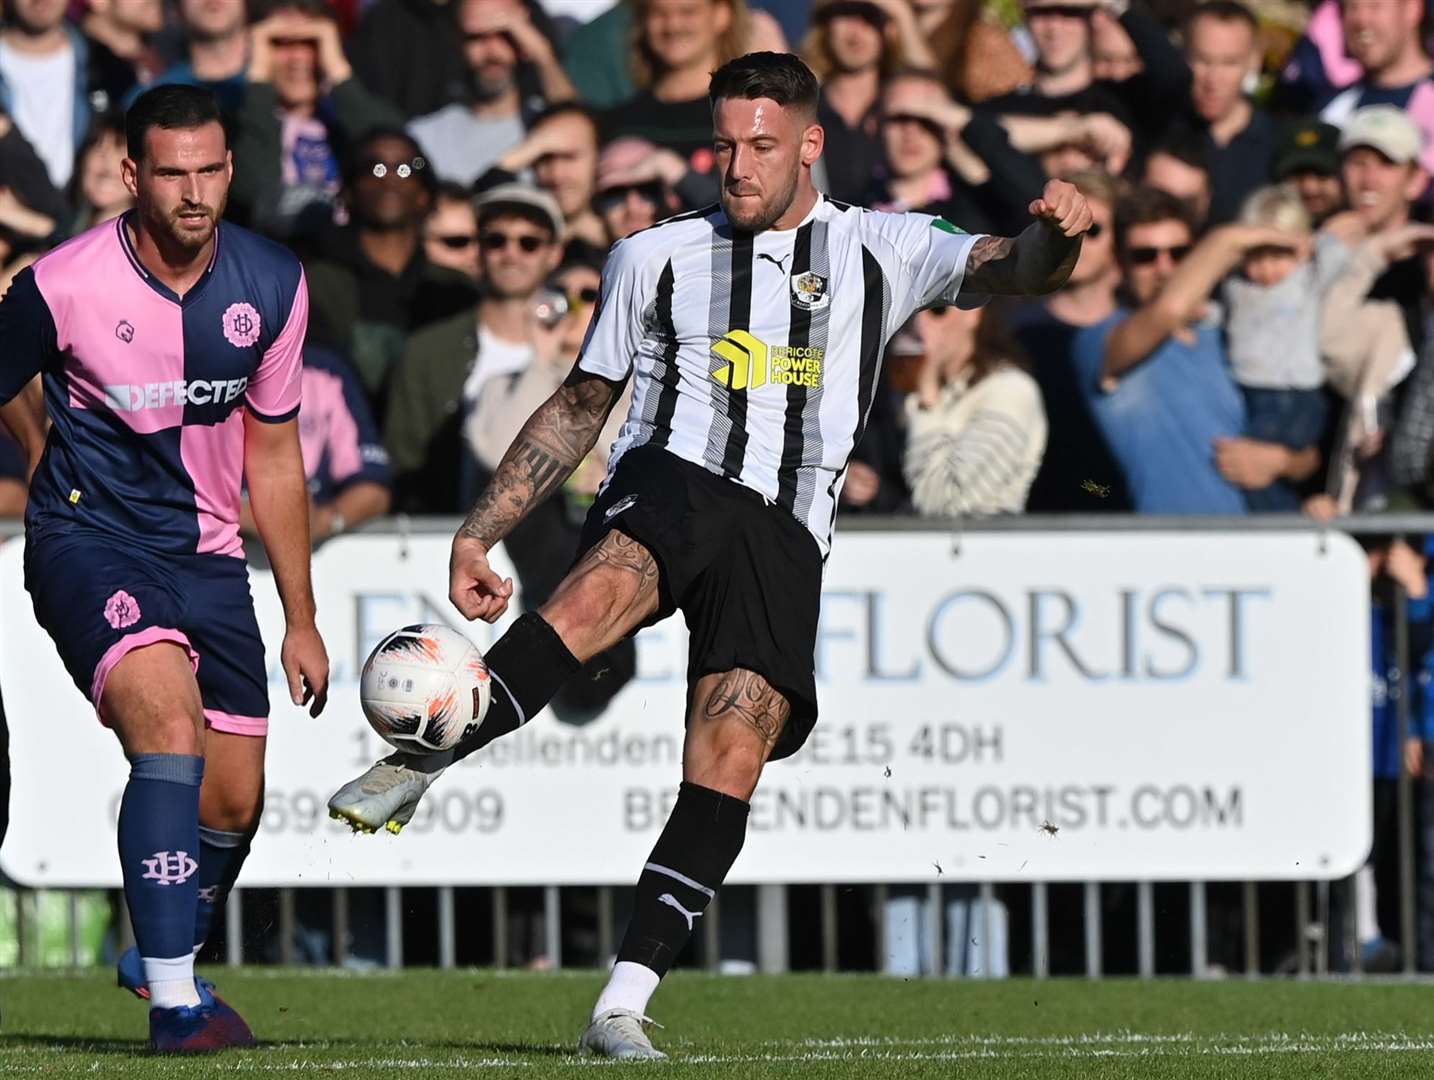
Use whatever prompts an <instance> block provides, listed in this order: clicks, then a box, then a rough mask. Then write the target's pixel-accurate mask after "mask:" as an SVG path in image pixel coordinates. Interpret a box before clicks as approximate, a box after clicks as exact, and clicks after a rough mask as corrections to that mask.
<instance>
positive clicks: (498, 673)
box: [453, 611, 582, 761]
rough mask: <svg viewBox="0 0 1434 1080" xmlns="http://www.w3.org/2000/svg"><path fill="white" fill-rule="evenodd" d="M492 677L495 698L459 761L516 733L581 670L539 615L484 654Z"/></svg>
mask: <svg viewBox="0 0 1434 1080" xmlns="http://www.w3.org/2000/svg"><path fill="white" fill-rule="evenodd" d="M483 659H484V662H485V663H487V665H488V671H489V672H490V673H491V674H492V676H493V698H492V702H491V703H490V704H489V706H488V713H487V715H486V716H484V718H483V723H482V725H480V727H479V729H478V731H477V732H475V733H474V734H473V735H472V736H471V737H470V738H468V739H465V740H464V741H463V742H461V743H459V744H458V746H457V747H455V748H454V751H453V760H454V761H461V760H462V759H463V758H466V757H467V756H468V755H469V754H471V753H473V752H474V751H476V750H481V749H483V747H485V746H487V745H488V744H489V743H490V742H492V741H493V740H494V739H496V738H498V737H499V736H500V735H506V734H508V733H509V732H510V731H517V730H518V728H520V727H522V726H523V725H524V724H526V723H527V722H528V721H529V720H531V719H532V718H533V717H534V716H535V715H536V714H538V713H539V712H542V710H543V707H544V706H545V705H547V703H548V702H549V701H551V700H552V699H553V695H554V694H556V693H557V692H558V691H559V690H560V689H562V686H563V683H565V682H567V681H568V679H570V678H571V677H572V676H573V674H574V673H575V672H576V671H577V670H578V669H579V668H580V667H582V664H580V663H579V662H578V659H577V657H575V656H574V655H573V654H572V653H571V652H569V651H568V647H567V646H566V645H564V644H563V639H562V638H560V637H558V632H557V631H556V630H554V629H553V628H552V626H551V625H549V623H548V621H547V620H546V619H544V618H543V617H542V616H541V615H539V614H538V613H537V612H535V611H530V612H528V613H527V614H526V615H524V616H522V617H521V618H519V619H518V620H517V621H516V622H515V623H513V625H512V626H510V627H508V632H507V633H506V634H504V635H503V636H502V637H500V638H499V639H498V640H497V641H495V642H493V645H492V647H491V648H490V649H489V650H488V651H487V652H486V653H485V654H484V656H483Z"/></svg>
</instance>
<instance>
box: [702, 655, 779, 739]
mask: <svg viewBox="0 0 1434 1080" xmlns="http://www.w3.org/2000/svg"><path fill="white" fill-rule="evenodd" d="M791 711H792V706H791V703H790V702H788V701H787V698H786V696H785V695H784V694H783V693H782V692H781V691H780V690H777V689H775V688H774V687H773V686H772V685H771V684H770V683H768V682H767V680H766V679H764V678H762V676H760V675H758V674H757V673H756V672H755V671H744V670H743V669H741V668H736V669H734V670H732V671H727V672H724V673H723V674H722V675H721V676H719V677H718V679H717V685H716V686H714V687H713V688H712V692H711V693H710V694H708V695H707V700H705V701H704V702H703V703H702V711H701V713H700V715H701V717H702V719H704V720H724V719H726V718H728V717H736V718H737V719H739V720H741V721H742V722H743V723H745V724H746V725H747V726H748V727H750V728H752V729H753V730H754V731H755V732H756V733H757V734H758V735H760V736H761V738H762V742H763V743H764V744H765V745H767V746H771V745H772V744H774V743H775V742H776V741H777V736H778V735H780V734H781V733H782V727H783V726H784V725H785V724H786V722H787V717H788V715H790V713H791Z"/></svg>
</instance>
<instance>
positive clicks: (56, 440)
mask: <svg viewBox="0 0 1434 1080" xmlns="http://www.w3.org/2000/svg"><path fill="white" fill-rule="evenodd" d="M131 213H132V212H131ZM130 216H131V215H130V214H126V215H125V216H124V217H121V218H116V219H115V220H113V221H109V222H105V223H104V224H102V225H98V226H96V227H95V228H93V229H90V230H88V231H87V232H84V233H81V234H80V235H79V236H77V237H75V238H74V239H73V240H70V241H69V242H68V243H66V244H63V245H61V246H60V247H58V248H56V249H55V250H54V251H52V252H50V253H49V254H47V255H46V256H45V257H44V258H42V259H40V260H39V261H38V262H37V263H35V265H34V266H33V267H31V268H29V269H27V270H25V271H23V272H22V273H21V274H20V275H19V276H18V277H16V279H15V282H14V284H13V285H11V287H10V291H9V292H8V293H7V294H6V296H5V299H4V301H3V302H0V403H3V402H6V401H9V400H10V399H11V398H13V397H14V396H15V395H16V394H18V393H19V392H20V390H21V389H22V388H23V387H24V386H25V384H26V383H28V382H29V381H30V379H31V378H32V377H33V376H34V375H35V374H36V373H40V374H42V375H43V377H44V387H45V402H46V407H47V409H48V411H49V414H50V418H51V420H52V421H53V426H52V427H51V430H50V437H49V442H48V444H47V446H46V449H45V455H44V457H43V458H42V460H41V463H40V467H39V469H38V470H37V471H36V473H35V479H34V484H33V487H32V489H31V493H30V506H29V510H28V512H27V514H26V526H27V528H28V529H29V530H30V531H31V532H32V534H33V533H34V532H35V531H37V530H38V531H45V530H48V529H51V528H55V527H64V526H65V525H82V526H87V527H91V528H94V529H97V530H101V531H103V532H106V533H111V534H114V535H116V536H117V537H118V538H120V539H121V540H124V541H126V542H130V543H133V544H137V545H140V546H142V547H145V548H148V549H150V550H154V551H159V552H164V553H173V554H193V553H212V554H220V555H234V556H242V554H243V552H242V547H241V544H240V540H239V498H240V491H241V488H242V482H243V471H244V413H245V412H246V411H247V412H249V413H251V414H253V415H254V417H255V418H256V419H259V420H263V421H267V422H270V423H282V422H284V421H286V420H290V419H293V418H294V417H295V416H296V415H297V414H298V412H299V397H300V387H301V385H302V371H303V363H302V356H303V344H304V330H305V327H306V324H307V321H308V293H307V291H306V289H305V285H304V274H303V270H302V268H301V267H300V265H299V262H298V260H297V259H296V258H294V256H293V255H292V254H290V253H289V252H288V251H287V250H286V249H284V248H282V247H280V246H279V245H278V244H275V243H273V242H272V241H269V240H266V239H264V238H263V237H260V236H258V235H256V234H255V233H251V232H249V231H248V230H246V229H241V228H239V227H237V226H235V225H229V224H221V225H220V226H219V228H218V230H217V231H216V233H215V243H214V255H213V258H212V259H211V260H210V263H209V267H208V269H206V270H205V272H204V276H203V277H201V278H200V279H199V281H198V282H197V283H196V284H195V286H194V287H193V288H192V289H190V290H189V292H188V293H186V294H185V296H184V297H183V298H182V299H181V298H180V297H179V296H177V295H176V294H175V293H174V292H173V291H171V290H170V289H169V288H168V287H167V286H165V285H164V284H163V283H161V282H160V281H159V279H158V278H156V277H155V276H154V275H153V274H151V273H150V272H149V271H148V270H146V269H145V267H144V265H143V264H142V263H141V262H140V261H139V257H138V256H137V255H136V254H135V251H134V248H133V245H132V244H131V243H130V237H129V231H128V221H129V219H130Z"/></svg>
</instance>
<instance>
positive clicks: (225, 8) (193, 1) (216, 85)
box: [125, 0, 249, 117]
mask: <svg viewBox="0 0 1434 1080" xmlns="http://www.w3.org/2000/svg"><path fill="white" fill-rule="evenodd" d="M179 22H180V26H181V28H182V29H183V31H184V53H183V56H182V58H181V59H180V60H179V61H177V62H176V63H174V64H172V65H170V66H169V67H168V68H166V69H165V70H164V71H162V72H160V74H159V75H158V77H156V78H155V80H154V83H153V84H151V85H159V84H161V83H184V84H186V85H191V86H202V87H204V88H205V89H206V90H209V91H211V92H213V94H214V96H215V97H217V98H218V99H219V105H220V107H221V108H222V109H223V110H224V112H225V114H226V115H227V116H231V117H232V116H233V115H234V114H235V113H236V112H238V111H239V107H240V106H241V105H242V104H243V101H244V70H245V68H246V66H247V64H248V49H249V38H248V34H247V33H246V32H245V27H246V25H247V22H248V13H247V10H246V3H245V0H179ZM141 89H143V87H138V86H137V87H135V88H134V89H132V90H131V91H130V100H129V101H126V102H125V107H126V108H128V107H129V105H130V103H131V102H132V101H133V99H134V98H135V97H136V96H138V94H139V92H140V90H141Z"/></svg>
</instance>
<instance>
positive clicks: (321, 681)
mask: <svg viewBox="0 0 1434 1080" xmlns="http://www.w3.org/2000/svg"><path fill="white" fill-rule="evenodd" d="M244 476H245V479H246V480H247V481H248V484H249V507H250V509H251V511H252V512H253V514H254V524H255V525H256V526H257V527H258V529H259V537H260V539H261V540H263V541H264V550H265V551H267V552H268V554H269V565H270V566H271V567H272V568H273V571H274V585H275V587H276V588H277V589H278V590H279V600H280V602H281V603H282V604H283V605H284V623H285V629H284V644H283V647H282V649H281V651H280V662H281V664H282V665H283V668H284V674H285V675H286V676H288V679H289V696H290V697H291V698H292V699H293V702H294V704H295V705H308V706H309V715H310V716H318V715H319V713H320V712H322V711H323V708H324V702H325V701H327V700H328V696H329V657H328V653H327V651H326V650H325V649H324V642H323V639H322V638H321V637H319V631H318V628H317V627H316V626H315V625H314V588H313V584H312V581H311V579H310V577H309V488H308V484H307V483H306V482H305V479H304V460H303V456H302V454H301V452H300V450H299V421H298V420H297V419H293V420H286V421H284V422H283V423H280V424H271V423H266V422H265V421H263V420H259V419H256V418H255V416H254V414H253V413H252V412H249V411H248V410H246V411H245V413H244Z"/></svg>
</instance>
